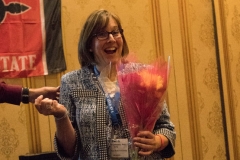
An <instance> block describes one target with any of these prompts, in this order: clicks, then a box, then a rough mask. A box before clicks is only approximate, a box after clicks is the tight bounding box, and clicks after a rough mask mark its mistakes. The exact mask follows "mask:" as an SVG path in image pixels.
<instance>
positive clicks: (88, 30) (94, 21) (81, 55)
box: [78, 9, 129, 67]
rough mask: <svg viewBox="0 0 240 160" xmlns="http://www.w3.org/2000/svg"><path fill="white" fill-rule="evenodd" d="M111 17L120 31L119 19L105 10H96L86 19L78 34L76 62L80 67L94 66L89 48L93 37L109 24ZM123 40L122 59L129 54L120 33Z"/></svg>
mask: <svg viewBox="0 0 240 160" xmlns="http://www.w3.org/2000/svg"><path fill="white" fill-rule="evenodd" d="M110 17H112V18H113V19H114V20H115V21H116V23H117V25H118V28H119V29H122V25H121V22H120V19H119V17H118V16H117V15H115V14H113V13H110V12H108V11H107V10H103V9H100V10H96V11H94V12H92V13H91V14H90V15H89V17H88V18H87V20H86V22H85V24H84V26H83V28H82V30H81V34H80V39H79V43H78V60H79V63H80V64H81V66H82V67H83V66H87V65H89V64H95V63H96V61H95V59H94V55H93V52H90V47H91V44H92V40H93V35H94V34H95V33H97V32H99V31H101V30H103V29H104V28H105V27H106V26H107V25H108V22H109V18H110ZM122 39H123V49H122V57H123V56H126V55H127V54H128V53H129V49H128V45H127V42H126V39H125V37H124V34H123V33H122Z"/></svg>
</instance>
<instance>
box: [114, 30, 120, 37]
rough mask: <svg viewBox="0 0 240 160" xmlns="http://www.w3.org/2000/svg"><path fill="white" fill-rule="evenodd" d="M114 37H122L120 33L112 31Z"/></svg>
mask: <svg viewBox="0 0 240 160" xmlns="http://www.w3.org/2000/svg"><path fill="white" fill-rule="evenodd" d="M112 35H113V37H115V38H117V37H120V36H121V34H120V31H112Z"/></svg>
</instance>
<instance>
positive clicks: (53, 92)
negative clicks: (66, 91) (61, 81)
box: [29, 86, 60, 103]
mask: <svg viewBox="0 0 240 160" xmlns="http://www.w3.org/2000/svg"><path fill="white" fill-rule="evenodd" d="M59 94H60V87H59V86H58V87H41V88H30V89H29V102H32V103H34V102H35V99H36V98H37V97H38V96H40V95H43V98H49V99H53V100H57V101H58V99H59Z"/></svg>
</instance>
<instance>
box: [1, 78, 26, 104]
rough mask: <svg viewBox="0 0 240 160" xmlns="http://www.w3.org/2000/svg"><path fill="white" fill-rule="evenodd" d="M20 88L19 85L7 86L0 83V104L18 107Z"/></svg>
mask: <svg viewBox="0 0 240 160" xmlns="http://www.w3.org/2000/svg"><path fill="white" fill-rule="evenodd" d="M21 95H22V87H21V86H19V85H8V84H5V83H4V82H0V103H10V104H14V105H20V103H21Z"/></svg>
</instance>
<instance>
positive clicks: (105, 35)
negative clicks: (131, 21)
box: [93, 29, 123, 40]
mask: <svg viewBox="0 0 240 160" xmlns="http://www.w3.org/2000/svg"><path fill="white" fill-rule="evenodd" d="M122 33H123V29H118V30H115V31H112V32H107V31H105V32H99V33H96V34H94V35H93V37H95V36H96V37H97V39H98V40H106V39H108V38H109V34H111V35H112V36H113V38H115V39H116V38H120V37H122Z"/></svg>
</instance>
